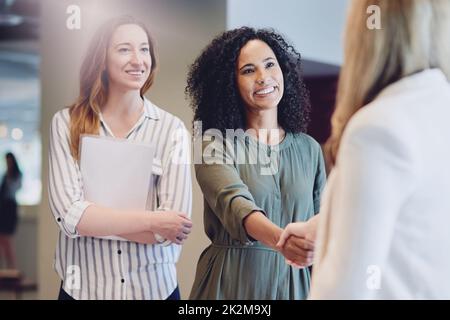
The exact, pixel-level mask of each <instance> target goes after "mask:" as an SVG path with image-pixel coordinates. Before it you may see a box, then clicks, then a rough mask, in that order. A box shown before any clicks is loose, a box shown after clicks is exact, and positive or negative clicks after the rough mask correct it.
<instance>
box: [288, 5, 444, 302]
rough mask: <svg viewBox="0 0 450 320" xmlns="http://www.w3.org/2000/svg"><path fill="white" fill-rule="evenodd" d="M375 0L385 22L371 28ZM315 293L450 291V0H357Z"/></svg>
mask: <svg viewBox="0 0 450 320" xmlns="http://www.w3.org/2000/svg"><path fill="white" fill-rule="evenodd" d="M370 5H377V6H379V8H380V12H381V27H382V28H381V29H379V30H370V29H368V28H367V26H366V23H367V18H368V17H369V15H368V14H367V13H366V10H367V8H368V7H369V6H370ZM345 34H346V41H345V60H344V65H343V68H342V72H341V76H340V83H339V90H338V99H337V106H336V110H335V112H334V115H333V118H332V128H333V130H332V136H331V138H330V140H329V142H328V146H329V147H330V148H329V151H330V152H331V159H333V160H334V161H335V162H334V168H333V170H332V171H331V173H330V176H329V180H328V184H327V186H326V188H325V191H324V196H323V198H322V204H321V209H320V214H319V215H317V216H316V218H315V220H313V221H309V222H308V223H297V224H291V225H289V226H288V227H287V229H286V230H285V231H284V234H283V235H282V241H281V242H280V245H282V242H283V239H284V238H285V237H287V236H288V235H290V234H296V235H303V236H305V237H307V238H311V239H314V238H315V234H316V230H315V226H316V225H318V230H317V241H316V252H315V262H314V269H313V276H312V287H311V294H310V298H313V299H449V298H450V285H449V284H450V273H449V270H450V254H449V252H450V232H449V225H450V197H449V196H448V195H449V193H450V171H449V170H446V168H447V167H448V165H449V163H450V148H449V141H450V126H449V124H448V121H449V119H450V85H449V82H448V79H449V76H450V65H449V64H450V50H449V48H450V42H449V41H448V40H449V39H450V1H448V0H432V1H431V0H396V1H392V0H378V1H376V0H354V1H353V2H352V4H351V9H350V13H349V18H348V23H347V30H346V33H345Z"/></svg>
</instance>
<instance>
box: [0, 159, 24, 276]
mask: <svg viewBox="0 0 450 320" xmlns="http://www.w3.org/2000/svg"><path fill="white" fill-rule="evenodd" d="M5 160H6V173H5V174H4V176H3V178H2V182H1V186H0V256H1V258H2V260H3V259H4V260H5V263H6V267H7V268H9V269H15V268H17V264H16V254H15V252H14V247H13V242H12V240H13V236H14V233H15V231H16V227H17V220H18V214H17V201H16V193H17V191H18V190H19V189H20V188H21V187H22V172H21V171H20V169H19V165H18V164H17V160H16V157H15V156H14V154H12V153H11V152H8V153H7V154H6V155H5Z"/></svg>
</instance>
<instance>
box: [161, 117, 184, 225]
mask: <svg viewBox="0 0 450 320" xmlns="http://www.w3.org/2000/svg"><path fill="white" fill-rule="evenodd" d="M177 122H178V124H177V126H176V129H175V130H173V131H172V132H171V133H170V136H169V139H170V140H168V144H169V147H168V152H167V154H166V155H165V156H164V160H163V168H162V169H163V170H162V176H161V178H160V180H159V183H158V185H157V193H158V201H159V206H158V210H161V211H178V212H183V213H185V214H186V215H187V216H188V217H191V212H192V177H191V166H190V158H191V153H190V152H191V151H190V150H191V147H190V145H191V144H190V135H189V132H188V131H187V130H186V128H185V126H184V125H183V123H182V122H181V121H177Z"/></svg>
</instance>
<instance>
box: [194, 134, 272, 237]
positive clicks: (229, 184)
mask: <svg viewBox="0 0 450 320" xmlns="http://www.w3.org/2000/svg"><path fill="white" fill-rule="evenodd" d="M213 143H214V142H213ZM208 144H209V143H207V142H206V143H204V148H203V149H205V148H206V147H207V146H208ZM217 150H220V148H217ZM227 150H228V148H227ZM223 156H224V158H223V159H224V164H217V163H210V162H208V161H207V159H205V160H206V161H205V162H204V163H202V164H198V165H196V166H195V170H196V177H197V181H198V183H199V185H200V188H201V190H202V192H203V196H204V198H205V200H206V202H207V203H208V205H209V206H210V208H211V209H212V211H213V212H214V214H215V215H216V216H217V218H218V219H219V220H220V222H221V224H222V225H223V227H224V228H225V230H226V231H227V232H228V234H229V235H230V236H231V238H233V239H235V240H239V241H240V242H241V243H243V244H248V243H250V242H253V241H255V240H254V239H252V238H251V237H249V235H248V234H247V231H246V230H245V228H244V224H243V220H244V219H245V218H246V217H247V216H248V215H249V214H250V213H252V212H253V211H260V212H262V213H263V214H265V212H264V211H263V210H262V209H261V208H260V207H258V206H257V205H256V203H255V200H254V198H253V196H252V194H251V193H250V191H249V189H248V187H247V185H246V184H245V183H244V182H243V181H242V179H241V178H240V176H239V173H238V172H237V169H236V168H235V166H234V165H233V164H229V163H233V161H232V159H230V154H228V153H227V152H226V151H225V152H224V154H223Z"/></svg>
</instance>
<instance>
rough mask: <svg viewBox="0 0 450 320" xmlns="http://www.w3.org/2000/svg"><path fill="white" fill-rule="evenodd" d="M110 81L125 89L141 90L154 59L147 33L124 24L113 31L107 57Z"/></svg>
mask: <svg viewBox="0 0 450 320" xmlns="http://www.w3.org/2000/svg"><path fill="white" fill-rule="evenodd" d="M106 65H107V66H106V68H107V71H108V80H109V83H110V84H111V85H113V86H115V87H116V88H117V87H118V88H121V89H123V90H139V89H141V88H142V86H143V85H144V83H145V81H146V80H147V78H148V77H149V75H150V70H151V66H152V59H151V56H150V47H149V40H148V36H147V33H146V32H145V31H144V30H143V29H142V28H141V27H140V26H138V25H135V24H124V25H121V26H119V27H118V28H117V29H116V30H115V31H114V33H113V35H112V37H111V41H110V44H109V47H108V53H107V58H106Z"/></svg>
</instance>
